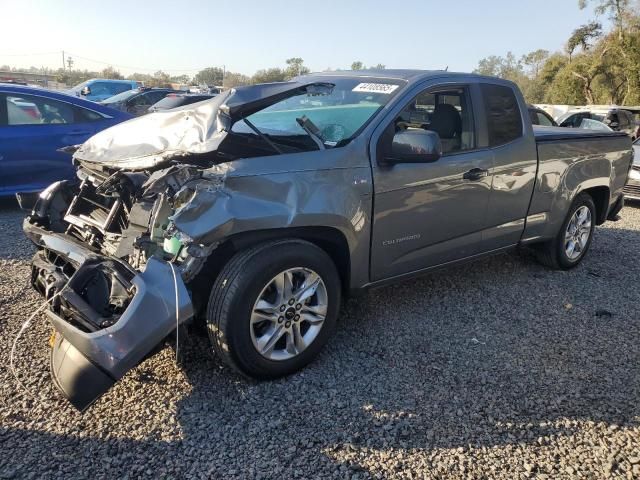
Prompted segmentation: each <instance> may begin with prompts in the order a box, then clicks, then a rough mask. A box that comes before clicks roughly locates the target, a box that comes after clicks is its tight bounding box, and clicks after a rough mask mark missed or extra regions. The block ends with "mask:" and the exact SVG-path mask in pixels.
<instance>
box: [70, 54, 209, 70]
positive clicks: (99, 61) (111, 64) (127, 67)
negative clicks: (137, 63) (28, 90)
mask: <svg viewBox="0 0 640 480" xmlns="http://www.w3.org/2000/svg"><path fill="white" fill-rule="evenodd" d="M65 53H66V54H67V55H71V56H72V57H74V58H79V59H81V60H85V61H87V62H93V63H99V64H101V65H110V66H112V67H119V68H126V69H129V70H146V71H150V72H155V71H158V70H162V71H164V72H199V71H200V70H204V69H205V68H207V67H199V68H162V69H158V68H146V67H132V66H131V65H121V64H117V63H112V62H105V61H103V60H96V59H94V58H87V57H83V56H81V55H78V54H76V53H73V52H69V51H66V52H65Z"/></svg>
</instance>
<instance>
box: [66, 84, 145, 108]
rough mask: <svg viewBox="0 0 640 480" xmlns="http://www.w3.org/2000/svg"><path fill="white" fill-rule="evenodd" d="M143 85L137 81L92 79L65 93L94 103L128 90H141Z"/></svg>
mask: <svg viewBox="0 0 640 480" xmlns="http://www.w3.org/2000/svg"><path fill="white" fill-rule="evenodd" d="M141 86H142V84H141V83H140V82H136V81H135V80H111V79H107V78H92V79H90V80H87V81H86V82H82V83H79V84H78V85H76V86H75V87H72V88H70V89H69V90H66V91H65V92H64V93H68V94H69V95H74V96H76V97H82V98H84V99H86V100H91V101H93V102H100V101H102V100H106V99H107V98H110V97H113V96H114V95H117V94H119V93H122V92H126V91H127V90H135V89H137V88H140V87H141Z"/></svg>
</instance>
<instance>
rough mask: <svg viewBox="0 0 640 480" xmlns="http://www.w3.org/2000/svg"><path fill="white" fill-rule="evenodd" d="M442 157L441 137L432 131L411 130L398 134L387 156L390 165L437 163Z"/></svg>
mask: <svg viewBox="0 0 640 480" xmlns="http://www.w3.org/2000/svg"><path fill="white" fill-rule="evenodd" d="M441 156H442V143H441V142H440V136H439V135H438V134H437V133H436V132H433V131H431V130H422V129H409V130H402V131H400V132H396V134H395V135H394V136H393V143H392V144H391V152H390V154H388V155H385V161H386V162H388V163H427V162H435V161H436V160H438V159H439V158H440V157H441Z"/></svg>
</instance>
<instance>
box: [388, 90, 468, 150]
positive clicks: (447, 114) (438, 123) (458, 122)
mask: <svg viewBox="0 0 640 480" xmlns="http://www.w3.org/2000/svg"><path fill="white" fill-rule="evenodd" d="M397 125H398V127H397V128H399V129H404V128H422V129H425V130H431V131H433V132H436V133H437V134H438V136H439V137H440V141H441V143H442V152H443V153H444V154H447V153H455V152H460V151H464V150H470V149H472V148H474V145H475V138H474V131H473V119H472V117H471V104H470V99H469V96H468V92H467V89H466V88H463V87H462V88H456V89H454V90H446V91H437V92H424V93H421V94H419V95H418V96H416V97H415V98H414V99H413V100H412V101H411V103H409V105H407V106H406V107H405V109H404V110H403V111H402V112H401V113H400V115H399V116H398V120H397Z"/></svg>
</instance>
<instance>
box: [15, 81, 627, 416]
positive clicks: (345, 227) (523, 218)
mask: <svg viewBox="0 0 640 480" xmlns="http://www.w3.org/2000/svg"><path fill="white" fill-rule="evenodd" d="M73 161H74V162H75V164H76V165H77V167H78V170H77V177H78V178H77V181H75V182H70V181H61V182H57V183H54V184H53V185H51V186H50V187H49V188H47V190H46V191H44V192H43V193H42V194H41V195H40V198H39V200H38V202H37V204H36V205H35V207H34V209H33V212H32V213H31V214H30V215H29V216H28V217H27V218H26V220H25V222H24V231H25V232H26V234H27V235H28V237H29V238H30V239H31V240H32V241H33V242H34V243H35V244H36V245H37V247H38V251H37V253H36V255H35V257H34V259H33V269H32V277H31V282H32V284H33V286H34V287H35V289H36V290H37V291H38V292H40V293H41V294H42V295H43V296H44V297H45V298H46V299H48V300H49V309H48V312H47V313H48V317H49V319H50V321H51V322H52V324H53V326H54V328H55V331H56V335H55V339H54V342H53V349H52V358H51V368H52V375H53V378H54V381H55V383H56V384H57V385H58V387H59V388H60V389H61V390H62V391H63V392H64V393H65V394H66V396H67V397H68V398H69V399H70V401H71V403H72V404H73V405H74V406H75V407H77V408H78V409H85V408H86V407H87V406H89V405H90V404H91V403H92V402H93V401H94V400H96V399H97V398H98V397H99V396H100V395H102V394H103V393H104V392H105V391H107V389H109V388H110V386H111V385H113V383H114V382H116V381H117V380H119V379H120V378H122V376H123V375H125V373H126V372H127V371H128V370H130V369H131V368H133V367H135V366H136V365H137V364H139V363H140V362H141V361H142V360H143V359H145V358H146V357H147V356H149V355H151V354H152V353H153V352H155V351H157V347H158V346H159V345H162V344H163V341H164V340H166V339H167V337H168V336H170V335H172V334H173V332H174V330H176V328H177V327H179V326H180V325H182V324H184V323H185V322H189V323H193V324H195V325H197V324H198V323H201V324H202V325H204V326H206V329H207V331H208V333H209V337H210V340H211V343H212V346H213V349H214V350H215V352H216V353H217V354H218V355H219V356H220V357H221V358H222V360H223V361H224V362H226V363H227V364H228V365H230V366H232V367H234V368H235V369H236V370H237V371H239V372H241V373H242V374H244V375H247V376H251V377H255V378H261V379H265V378H276V377H280V376H283V375H287V374H290V373H292V372H295V371H296V370H298V369H300V368H302V367H303V366H304V365H306V364H307V363H309V362H310V361H311V360H312V359H313V358H314V357H315V356H316V355H317V354H318V352H319V351H320V349H321V348H322V347H323V346H324V345H325V344H326V343H327V341H328V340H329V338H330V335H331V332H332V330H334V327H335V324H336V317H337V316H338V310H339V304H340V300H341V297H343V296H345V295H352V294H354V293H357V292H362V291H364V290H366V289H367V288H370V287H374V286H379V285H383V284H386V283H388V282H391V281H397V280H402V279H407V278H410V277H412V276H413V275H416V274H421V273H424V272H426V271H429V270H431V269H434V268H436V267H442V266H445V265H451V264H454V263H457V262H461V261H466V260H470V259H475V258H478V257H480V256H483V255H487V254H494V253H496V252H501V251H505V250H507V249H513V248H515V247H518V246H522V245H531V246H532V247H533V248H534V249H535V250H536V251H537V252H538V253H539V258H540V259H541V260H542V261H543V262H544V263H546V264H547V265H550V266H552V267H555V268H564V269H566V268H571V267H573V266H575V265H576V264H578V263H579V262H580V261H581V260H582V259H583V257H584V255H585V254H586V252H587V250H588V249H589V244H590V242H591V239H592V235H593V231H594V228H595V226H596V225H598V224H601V223H603V222H604V221H605V220H606V219H608V218H609V219H611V218H613V217H615V215H616V214H617V213H618V211H619V210H620V209H621V208H622V205H623V202H624V199H623V195H622V189H623V187H624V186H625V183H626V181H627V177H628V174H629V170H630V167H631V163H632V148H631V141H630V139H629V138H628V137H627V136H625V135H624V134H618V133H602V132H594V131H586V130H579V129H561V128H552V127H539V128H536V129H534V128H533V127H532V125H531V122H530V120H529V115H528V112H527V105H526V103H525V101H524V99H523V97H522V95H521V93H520V92H519V90H518V89H517V87H516V86H515V85H514V84H512V83H510V82H507V81H504V80H499V79H495V78H488V77H481V76H475V75H467V74H455V73H450V72H442V71H433V72H424V71H394V70H386V71H360V72H332V73H326V74H324V73H323V74H314V75H309V76H303V77H299V78H297V79H295V80H294V81H291V82H284V83H273V84H263V85H255V86H248V87H239V88H237V89H232V90H230V91H227V92H224V93H222V94H220V95H218V96H217V97H215V98H213V99H210V100H206V101H203V102H200V103H196V104H193V105H189V106H186V107H184V108H180V109H175V110H169V111H165V112H158V113H153V114H151V115H147V116H144V117H141V118H137V119H133V120H130V121H128V122H125V123H122V124H120V125H117V126H115V127H112V128H110V129H108V130H105V131H103V132H101V133H99V134H97V135H96V136H94V137H92V138H91V139H89V140H88V141H87V142H86V143H85V144H83V145H82V146H80V147H79V149H78V150H77V151H76V152H75V153H74V157H73Z"/></svg>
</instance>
